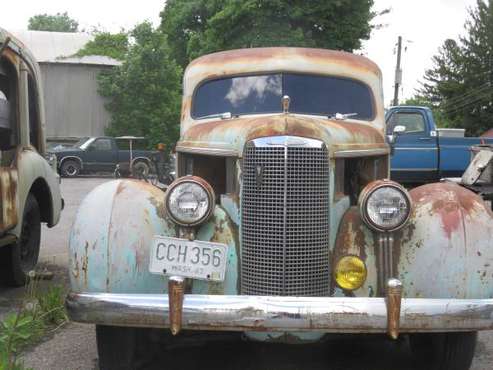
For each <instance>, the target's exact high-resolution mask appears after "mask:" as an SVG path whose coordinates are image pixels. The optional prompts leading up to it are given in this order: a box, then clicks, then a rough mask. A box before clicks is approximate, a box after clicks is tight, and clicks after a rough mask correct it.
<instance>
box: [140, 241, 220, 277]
mask: <svg viewBox="0 0 493 370" xmlns="http://www.w3.org/2000/svg"><path fill="white" fill-rule="evenodd" d="M227 252H228V246H227V245H226V244H221V243H210V242H204V241H200V240H194V241H190V240H186V239H178V238H170V237H165V236H155V237H154V241H153V243H152V247H151V255H150V263H149V271H150V272H151V273H153V274H161V275H163V274H164V275H177V276H183V277H189V278H194V279H201V280H213V281H224V276H225V273H226V262H227V258H228V255H227Z"/></svg>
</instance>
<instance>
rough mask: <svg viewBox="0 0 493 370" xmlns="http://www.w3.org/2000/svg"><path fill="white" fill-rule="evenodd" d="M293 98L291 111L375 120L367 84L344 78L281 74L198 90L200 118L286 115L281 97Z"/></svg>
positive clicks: (240, 78)
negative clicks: (268, 114)
mask: <svg viewBox="0 0 493 370" xmlns="http://www.w3.org/2000/svg"><path fill="white" fill-rule="evenodd" d="M284 95H288V96H289V97H290V98H291V104H290V108H289V112H291V113H300V114H313V115H323V116H334V115H335V114H336V113H340V114H352V117H353V118H354V119H360V120H371V119H373V116H374V113H373V96H372V93H371V91H370V89H369V88H368V86H366V85H365V84H363V83H361V82H358V81H355V80H351V79H347V78H340V77H332V76H316V75H306V74H293V73H282V74H281V73H278V74H268V75H255V76H238V77H230V78H224V79H218V80H211V81H207V82H205V83H204V84H202V85H200V86H199V88H198V89H197V91H196V93H195V96H194V100H193V108H192V117H193V118H196V119H201V118H210V117H211V116H212V117H213V116H220V115H222V116H223V117H229V114H230V115H231V116H236V115H242V114H260V113H279V112H282V105H281V98H282V96H284Z"/></svg>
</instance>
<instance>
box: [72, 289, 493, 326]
mask: <svg viewBox="0 0 493 370" xmlns="http://www.w3.org/2000/svg"><path fill="white" fill-rule="evenodd" d="M66 305H67V310H68V313H69V316H70V318H71V319H72V320H73V321H78V322H84V323H93V324H104V325H124V326H136V327H160V328H165V327H169V322H170V321H169V301H168V296H167V295H166V294H160V295H159V294H112V293H71V294H69V295H68V297H67V300H66ZM182 327H183V329H193V330H236V331H249V330H253V331H258V330H269V331H315V330H318V331H324V332H334V333H337V332H339V333H350V332H357V333H385V332H386V331H387V308H386V303H385V298H358V297H357V298H351V297H330V298H329V297H269V296H220V295H191V294H190V295H189V294H186V295H185V298H184V301H183V316H182ZM488 329H493V299H425V298H404V299H402V308H401V314H400V331H401V332H440V331H442V332H443V331H476V330H488Z"/></svg>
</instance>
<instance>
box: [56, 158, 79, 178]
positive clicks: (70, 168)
mask: <svg viewBox="0 0 493 370" xmlns="http://www.w3.org/2000/svg"><path fill="white" fill-rule="evenodd" d="M60 173H61V175H62V176H63V177H77V176H78V175H79V173H80V163H79V162H77V161H75V160H72V159H67V160H66V161H63V163H62V166H61V167H60Z"/></svg>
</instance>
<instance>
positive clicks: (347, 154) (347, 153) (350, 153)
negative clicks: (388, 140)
mask: <svg viewBox="0 0 493 370" xmlns="http://www.w3.org/2000/svg"><path fill="white" fill-rule="evenodd" d="M389 153H390V150H389V149H388V148H378V149H355V150H336V151H335V152H334V157H335V158H354V157H364V156H369V157H370V156H377V155H387V154H389Z"/></svg>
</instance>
